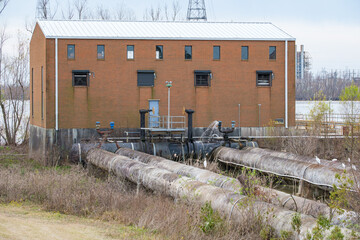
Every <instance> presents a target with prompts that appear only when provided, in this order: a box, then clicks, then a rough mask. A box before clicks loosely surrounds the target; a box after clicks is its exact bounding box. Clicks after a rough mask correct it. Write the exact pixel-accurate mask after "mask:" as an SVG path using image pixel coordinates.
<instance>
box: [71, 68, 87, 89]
mask: <svg viewBox="0 0 360 240" xmlns="http://www.w3.org/2000/svg"><path fill="white" fill-rule="evenodd" d="M89 72H90V71H89V70H73V71H72V82H73V86H89Z"/></svg>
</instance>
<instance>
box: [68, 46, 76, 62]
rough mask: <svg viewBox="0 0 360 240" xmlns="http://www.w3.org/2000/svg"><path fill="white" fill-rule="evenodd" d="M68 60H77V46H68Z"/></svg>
mask: <svg viewBox="0 0 360 240" xmlns="http://www.w3.org/2000/svg"><path fill="white" fill-rule="evenodd" d="M67 58H68V59H75V45H73V44H69V45H67Z"/></svg>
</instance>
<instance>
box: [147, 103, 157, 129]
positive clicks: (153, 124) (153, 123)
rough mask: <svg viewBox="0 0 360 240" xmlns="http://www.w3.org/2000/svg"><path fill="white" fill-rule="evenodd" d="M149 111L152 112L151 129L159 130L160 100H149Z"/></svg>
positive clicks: (150, 117) (150, 114)
mask: <svg viewBox="0 0 360 240" xmlns="http://www.w3.org/2000/svg"><path fill="white" fill-rule="evenodd" d="M149 109H151V110H152V111H151V112H150V113H149V128H158V127H159V126H160V116H159V100H154V99H151V100H149Z"/></svg>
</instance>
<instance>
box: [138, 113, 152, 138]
mask: <svg viewBox="0 0 360 240" xmlns="http://www.w3.org/2000/svg"><path fill="white" fill-rule="evenodd" d="M151 111H152V110H150V109H140V110H139V113H140V140H141V141H145V130H144V129H143V128H145V115H146V114H147V113H148V112H151Z"/></svg>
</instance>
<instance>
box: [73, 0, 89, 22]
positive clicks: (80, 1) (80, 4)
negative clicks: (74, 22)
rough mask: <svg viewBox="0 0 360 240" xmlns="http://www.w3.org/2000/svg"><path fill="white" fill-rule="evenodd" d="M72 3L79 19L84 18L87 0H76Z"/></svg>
mask: <svg viewBox="0 0 360 240" xmlns="http://www.w3.org/2000/svg"><path fill="white" fill-rule="evenodd" d="M74 5H75V9H76V12H77V17H78V19H79V20H81V19H84V18H85V12H86V11H87V0H76V1H75V3H74Z"/></svg>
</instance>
